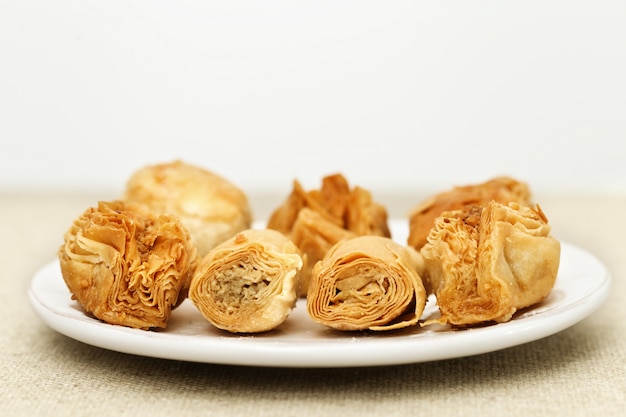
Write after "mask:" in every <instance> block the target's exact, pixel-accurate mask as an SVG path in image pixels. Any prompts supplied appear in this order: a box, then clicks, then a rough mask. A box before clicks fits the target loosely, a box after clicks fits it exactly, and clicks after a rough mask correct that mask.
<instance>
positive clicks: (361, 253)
mask: <svg viewBox="0 0 626 417" xmlns="http://www.w3.org/2000/svg"><path fill="white" fill-rule="evenodd" d="M423 267H424V265H423V260H422V259H421V256H420V255H419V253H418V252H416V251H415V250H413V249H412V248H410V247H406V246H402V245H400V244H398V243H396V242H394V241H393V240H391V239H389V238H385V237H380V236H359V237H356V238H352V239H348V240H343V241H341V242H339V243H337V244H336V245H335V246H333V248H332V249H331V250H330V251H328V252H327V253H326V255H325V256H324V258H323V259H322V260H321V261H320V262H318V263H317V264H316V265H315V267H314V268H313V275H312V277H311V282H310V284H309V291H308V295H307V311H308V313H309V315H310V316H311V318H313V319H314V320H315V321H317V322H318V323H321V324H323V325H325V326H328V327H331V328H334V329H337V330H393V329H399V328H403V327H408V326H412V325H414V324H416V323H417V322H418V320H419V319H420V316H421V315H422V312H423V311H424V307H425V305H426V292H425V290H424V286H423V284H422V280H421V278H420V274H419V271H420V270H422V269H423Z"/></svg>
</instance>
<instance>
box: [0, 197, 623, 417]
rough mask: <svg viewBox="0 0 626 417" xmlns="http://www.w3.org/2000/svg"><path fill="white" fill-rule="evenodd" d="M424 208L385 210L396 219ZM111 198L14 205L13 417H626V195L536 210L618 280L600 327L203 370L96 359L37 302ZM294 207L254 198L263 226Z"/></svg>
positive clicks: (4, 228) (9, 408) (5, 224)
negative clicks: (68, 234) (467, 349)
mask: <svg viewBox="0 0 626 417" xmlns="http://www.w3.org/2000/svg"><path fill="white" fill-rule="evenodd" d="M423 197H424V196H420V195H419V194H415V195H403V196H401V195H388V196H377V197H376V199H377V200H378V201H379V202H381V203H383V204H385V205H386V206H387V207H388V210H389V214H390V216H391V217H401V216H405V215H406V213H407V212H408V211H409V210H410V209H411V208H412V207H413V206H415V205H416V204H417V203H418V202H419V201H421V199H422V198H423ZM99 199H103V200H105V199H111V197H110V196H109V195H107V193H104V192H103V193H101V194H100V195H95V194H94V195H86V194H72V193H56V194H54V193H15V192H3V193H0V232H1V237H2V238H1V239H0V256H1V258H0V261H1V262H0V265H1V266H2V270H1V272H0V296H1V297H2V302H1V303H0V316H1V317H2V321H0V349H1V350H2V353H3V358H2V363H1V365H0V378H2V381H3V383H2V384H0V399H1V400H0V415H2V416H21V415H24V416H34V415H42V414H45V415H55V416H57V415H58V416H62V415H72V416H83V415H84V416H88V415H117V416H140V415H150V416H161V415H163V416H165V415H167V416H172V415H176V416H178V415H195V414H202V415H219V416H242V415H245V416H248V417H253V416H279V415H291V416H308V415H311V416H315V415H324V416H328V415H343V416H352V415H355V416H356V415H385V416H389V417H390V416H396V415H398V416H406V415H416V414H418V413H421V412H424V413H426V414H428V415H440V416H443V415H451V416H452V415H453V416H463V415H482V416H491V415H498V416H502V415H524V416H547V415H549V416H561V415H562V416H568V417H572V416H583V415H584V416H589V415H601V416H617V415H620V416H621V415H623V412H624V410H626V401H625V392H626V366H625V364H626V302H624V301H625V298H624V297H625V296H626V239H625V238H624V237H625V236H626V221H624V214H625V213H626V195H621V194H610V193H600V192H598V193H596V194H593V195H592V194H581V195H576V194H572V193H567V194H566V193H563V194H559V193H546V194H545V195H540V196H536V197H535V199H536V201H538V202H539V203H540V204H541V206H542V208H543V210H544V211H545V213H546V214H547V215H548V217H549V219H550V223H551V224H552V228H553V229H552V230H553V234H554V235H555V236H556V237H557V238H559V239H561V240H562V241H565V242H569V243H572V244H574V245H576V246H579V247H581V248H583V249H585V250H587V251H589V252H591V253H592V254H594V255H595V256H596V257H598V258H599V259H600V260H601V261H602V262H603V263H604V264H605V265H606V266H607V268H608V269H609V271H610V272H611V275H612V277H613V287H612V291H611V295H610V296H609V299H608V300H607V301H606V303H605V304H604V305H603V306H602V307H601V308H600V309H599V310H598V311H597V312H596V313H594V314H593V315H591V316H590V317H588V318H586V319H585V320H583V321H581V322H580V323H578V324H576V325H574V326H572V327H570V328H568V329H566V330H564V331H561V332H559V333H557V334H555V335H553V336H550V337H547V338H544V339H541V340H538V341H535V342H531V343H527V344H524V345H521V346H516V347H513V348H509V349H505V350H501V351H497V352H493V353H488V354H483V355H478V356H471V357H466V358H459V359H452V360H445V361H438V362H429V363H419V364H409V365H401V366H383V367H369V368H337V369H324V368H322V369H288V368H278V369H274V368H264V367H243V366H226V365H213V364H198V363H188V362H181V361H172V360H161V359H154V358H147V357H140V356H133V355H127V354H123V353H117V352H112V351H107V350H104V349H100V348H97V347H93V346H89V345H86V344H83V343H80V342H77V341H74V340H73V339H70V338H68V337H66V336H63V335H61V334H58V333H56V332H55V331H53V330H51V329H50V328H48V327H47V326H46V325H45V324H44V323H43V322H42V321H41V320H40V319H39V318H38V317H37V316H36V315H35V313H34V312H33V310H32V308H31V306H30V304H29V302H28V300H27V296H26V293H27V288H28V286H29V283H30V280H31V278H32V276H33V274H34V273H35V271H36V270H37V269H38V268H40V267H41V266H42V265H44V264H46V263H48V262H50V261H51V260H53V259H54V257H55V254H56V251H57V248H58V247H59V245H60V244H61V242H62V236H63V233H64V232H65V230H66V229H67V228H68V227H69V225H70V224H71V222H72V220H73V219H74V218H75V217H77V216H78V215H79V214H80V213H81V212H82V211H84V209H86V208H87V207H89V206H91V205H94V204H95V202H96V201H97V200H99ZM280 202H282V197H281V196H256V197H254V196H251V203H252V207H253V210H254V213H255V215H256V216H255V217H256V218H257V219H263V218H265V217H266V216H267V214H268V213H269V212H270V210H271V208H272V207H274V206H275V205H277V204H279V203H280Z"/></svg>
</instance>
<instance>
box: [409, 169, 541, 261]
mask: <svg viewBox="0 0 626 417" xmlns="http://www.w3.org/2000/svg"><path fill="white" fill-rule="evenodd" d="M492 200H494V201H497V202H499V203H503V204H508V203H510V202H516V203H520V204H523V205H531V204H532V203H531V194H530V189H529V187H528V185H527V184H526V183H523V182H521V181H518V180H516V179H514V178H510V177H496V178H493V179H491V180H489V181H486V182H483V183H480V184H472V185H465V186H459V187H454V188H453V189H451V190H449V191H445V192H442V193H439V194H437V195H435V196H433V197H431V198H429V199H427V200H425V201H424V202H422V203H421V204H419V205H418V206H417V207H415V208H414V209H413V210H412V212H411V214H410V217H409V237H408V240H407V243H408V245H409V246H412V247H413V248H415V249H417V250H420V249H421V248H422V246H424V244H425V243H426V238H427V236H428V234H429V233H430V230H431V229H432V227H433V225H434V223H435V219H436V218H437V217H439V215H440V214H441V213H443V212H445V211H451V210H460V209H462V208H463V207H466V206H476V205H478V206H479V205H483V204H486V203H488V202H490V201H492Z"/></svg>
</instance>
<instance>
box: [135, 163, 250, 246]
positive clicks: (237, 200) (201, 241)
mask: <svg viewBox="0 0 626 417" xmlns="http://www.w3.org/2000/svg"><path fill="white" fill-rule="evenodd" d="M123 198H124V200H125V201H126V202H131V203H135V204H141V205H143V206H145V207H146V208H148V209H149V210H152V211H156V212H160V213H171V214H175V215H176V216H178V217H179V218H180V220H181V222H182V223H183V225H184V226H185V227H186V228H187V229H188V231H189V233H190V235H191V237H192V239H193V242H194V244H195V245H196V248H197V250H198V255H199V256H201V257H202V256H204V255H206V254H207V253H208V252H209V251H210V250H211V249H212V248H214V247H215V246H217V245H218V244H219V243H221V242H223V241H224V240H226V239H228V238H230V237H232V236H234V235H235V234H237V233H238V232H240V231H242V230H245V229H248V228H249V227H250V225H251V222H252V218H251V210H250V206H249V203H248V199H247V197H246V195H245V194H244V192H243V191H242V190H241V189H239V188H238V187H237V186H235V185H234V184H233V183H231V182H229V181H228V180H226V179H224V178H222V177H220V176H219V175H217V174H215V173H213V172H210V171H208V170H206V169H203V168H200V167H198V166H194V165H190V164H188V163H185V162H181V161H174V162H170V163H163V164H157V165H151V166H146V167H143V168H141V169H139V170H138V171H136V172H135V173H134V174H133V175H131V177H130V178H129V180H128V182H127V184H126V191H125V193H124V197H123Z"/></svg>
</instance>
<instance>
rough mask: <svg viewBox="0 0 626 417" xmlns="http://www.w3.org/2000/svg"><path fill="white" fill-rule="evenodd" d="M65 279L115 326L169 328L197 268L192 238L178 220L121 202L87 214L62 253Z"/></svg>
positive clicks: (95, 313) (88, 307)
mask: <svg viewBox="0 0 626 417" xmlns="http://www.w3.org/2000/svg"><path fill="white" fill-rule="evenodd" d="M58 258H59V261H60V266H61V273H62V275H63V279H64V281H65V283H66V284H67V287H68V289H69V290H70V292H71V293H72V298H73V299H75V300H76V301H78V303H79V304H80V305H81V306H82V307H83V309H84V310H85V311H86V312H87V313H91V314H93V316H95V317H97V318H98V319H100V320H102V321H105V322H107V323H110V324H119V325H123V326H128V327H135V328H140V329H149V328H164V327H166V325H167V322H168V319H169V317H170V313H171V311H172V309H173V308H174V307H175V306H176V305H177V304H178V303H179V302H181V301H182V300H183V299H184V297H185V295H186V290H187V288H188V285H189V282H190V280H191V276H192V274H193V269H194V267H195V265H196V263H197V257H196V248H195V247H194V245H193V243H192V242H191V238H190V236H189V233H188V232H187V230H186V229H185V227H184V226H183V225H182V224H181V223H180V221H179V220H178V219H177V218H176V217H175V216H173V215H167V214H164V215H158V214H153V213H152V212H144V211H142V210H140V209H139V208H137V207H131V206H128V205H127V204H125V203H123V202H121V201H114V202H100V203H99V204H98V206H97V207H92V208H89V209H87V210H86V211H85V212H84V213H83V214H82V215H81V216H80V217H78V218H77V219H76V220H75V221H74V222H73V224H72V226H71V227H70V229H69V230H68V231H67V232H66V234H65V236H64V244H63V245H62V246H61V248H60V249H59V252H58Z"/></svg>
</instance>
